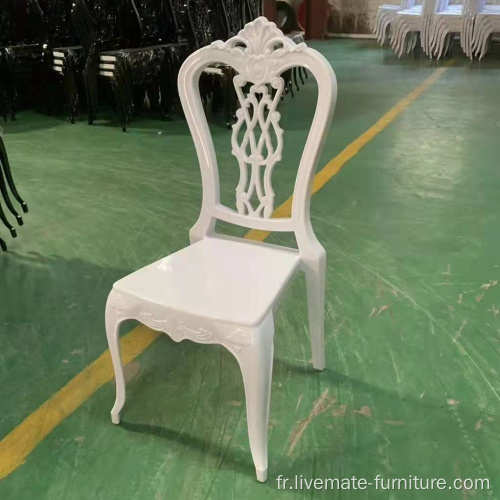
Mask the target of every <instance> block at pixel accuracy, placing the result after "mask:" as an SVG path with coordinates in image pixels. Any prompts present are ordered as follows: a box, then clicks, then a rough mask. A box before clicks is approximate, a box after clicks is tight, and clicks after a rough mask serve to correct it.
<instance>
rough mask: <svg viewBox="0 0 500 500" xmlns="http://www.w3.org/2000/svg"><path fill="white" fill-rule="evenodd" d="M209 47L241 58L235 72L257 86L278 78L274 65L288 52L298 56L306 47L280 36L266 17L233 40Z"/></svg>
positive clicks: (249, 26)
mask: <svg viewBox="0 0 500 500" xmlns="http://www.w3.org/2000/svg"><path fill="white" fill-rule="evenodd" d="M212 47H214V48H217V49H220V50H227V51H230V52H231V53H233V54H234V55H236V56H241V57H242V58H244V64H243V65H242V67H241V68H236V69H237V70H238V72H239V73H240V75H241V76H242V77H243V78H244V79H245V80H247V81H250V82H253V83H255V84H257V85H259V84H261V83H267V82H270V81H271V80H272V79H273V78H274V77H276V76H279V75H278V74H277V68H276V66H277V65H276V63H277V62H278V60H279V59H281V58H282V57H283V56H284V55H285V54H286V53H287V52H301V51H302V50H303V49H304V48H305V47H307V46H306V44H305V43H299V44H296V43H294V42H293V41H292V40H291V39H290V38H288V37H286V36H285V35H283V32H282V31H281V30H279V29H278V28H277V27H276V24H274V23H271V22H269V21H268V20H267V19H266V18H265V17H258V18H257V19H256V20H255V21H252V22H251V23H248V24H247V25H246V26H245V27H244V28H243V29H242V30H241V31H240V32H239V33H238V34H237V35H236V36H234V37H232V38H230V39H229V40H227V41H226V42H222V41H221V40H218V41H216V42H213V43H212Z"/></svg>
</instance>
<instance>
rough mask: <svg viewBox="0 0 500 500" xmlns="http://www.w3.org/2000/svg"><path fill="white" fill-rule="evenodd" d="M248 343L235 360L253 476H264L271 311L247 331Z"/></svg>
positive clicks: (269, 386) (270, 350)
mask: <svg viewBox="0 0 500 500" xmlns="http://www.w3.org/2000/svg"><path fill="white" fill-rule="evenodd" d="M251 337H252V341H251V345H247V346H245V347H243V348H242V349H241V350H240V351H239V352H238V353H236V354H235V355H236V358H237V359H238V362H239V365H240V368H241V372H242V375H243V383H244V386H245V400H246V407H247V423H248V438H249V441H250V450H251V452H252V458H253V461H254V464H255V470H256V473H257V479H258V480H259V481H261V482H264V481H265V480H266V479H267V426H268V421H269V407H270V399H271V381H272V371H273V353H274V346H273V337H274V322H273V316H272V313H270V314H269V316H268V317H267V318H266V319H265V320H264V321H263V322H262V324H261V325H260V326H259V327H257V328H255V329H253V330H252V331H251Z"/></svg>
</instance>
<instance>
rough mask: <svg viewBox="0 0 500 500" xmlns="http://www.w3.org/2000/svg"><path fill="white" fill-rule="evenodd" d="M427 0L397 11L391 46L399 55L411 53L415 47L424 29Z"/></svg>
mask: <svg viewBox="0 0 500 500" xmlns="http://www.w3.org/2000/svg"><path fill="white" fill-rule="evenodd" d="M425 4H426V1H425V0H424V3H423V4H422V5H419V6H416V7H418V8H412V9H406V10H399V11H398V12H396V19H395V20H394V22H393V26H394V27H393V33H392V38H391V47H392V49H393V50H394V52H395V53H396V54H397V56H398V57H401V56H402V55H403V54H404V53H406V54H409V53H410V52H411V51H412V50H414V49H415V47H416V45H417V41H418V37H419V35H420V32H421V30H422V23H423V15H422V12H423V9H424V8H425Z"/></svg>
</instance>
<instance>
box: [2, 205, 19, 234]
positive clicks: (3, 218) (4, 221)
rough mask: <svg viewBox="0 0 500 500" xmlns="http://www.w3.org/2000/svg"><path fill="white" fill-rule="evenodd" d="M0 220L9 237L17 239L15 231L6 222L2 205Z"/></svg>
mask: <svg viewBox="0 0 500 500" xmlns="http://www.w3.org/2000/svg"><path fill="white" fill-rule="evenodd" d="M0 220H1V221H2V222H3V224H4V226H5V227H6V228H7V229H8V230H9V231H10V235H11V236H12V237H13V238H16V237H17V233H16V230H15V229H14V228H13V227H12V225H11V224H10V222H9V221H8V220H7V217H6V216H5V213H4V211H3V209H2V205H1V204H0Z"/></svg>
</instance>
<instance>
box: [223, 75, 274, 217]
mask: <svg viewBox="0 0 500 500" xmlns="http://www.w3.org/2000/svg"><path fill="white" fill-rule="evenodd" d="M246 84H247V82H246V81H245V80H244V79H243V78H242V77H241V76H240V75H238V76H236V77H235V78H234V86H235V89H236V94H237V96H238V100H239V102H240V105H241V107H240V109H238V111H237V112H236V117H237V122H236V124H235V125H234V126H233V134H232V138H231V145H232V154H233V155H234V156H235V157H236V159H237V160H238V164H239V167H240V181H239V183H238V186H237V187H236V208H237V209H238V212H239V213H240V214H243V215H250V216H252V217H263V218H265V219H268V218H269V217H271V215H272V213H273V208H274V191H273V187H272V182H271V176H272V171H273V168H274V166H275V165H276V163H278V162H279V161H280V160H281V155H282V152H283V129H282V128H281V127H280V125H279V121H280V118H281V115H280V113H279V112H278V111H277V110H276V109H277V107H278V103H279V100H280V97H281V93H282V92H283V87H284V81H283V78H281V77H276V78H273V80H272V82H271V86H272V88H273V89H275V90H276V92H275V95H274V98H272V97H271V95H270V94H269V88H268V86H267V85H263V84H262V85H252V86H251V87H250V90H249V92H248V94H247V96H246V97H245V96H244V94H243V87H244V86H245V85H246ZM244 126H245V132H244V134H243V137H242V139H241V142H238V135H239V134H240V131H241V130H242V128H243V127H244ZM271 128H272V130H273V131H274V136H275V137H276V144H274V143H273V142H274V141H273V137H272V134H271V132H270V129H271ZM259 129H260V130H259ZM259 132H260V134H259ZM249 171H250V175H249ZM254 196H256V197H257V199H258V202H259V204H258V206H257V207H256V208H253V206H252V198H253V197H254Z"/></svg>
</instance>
